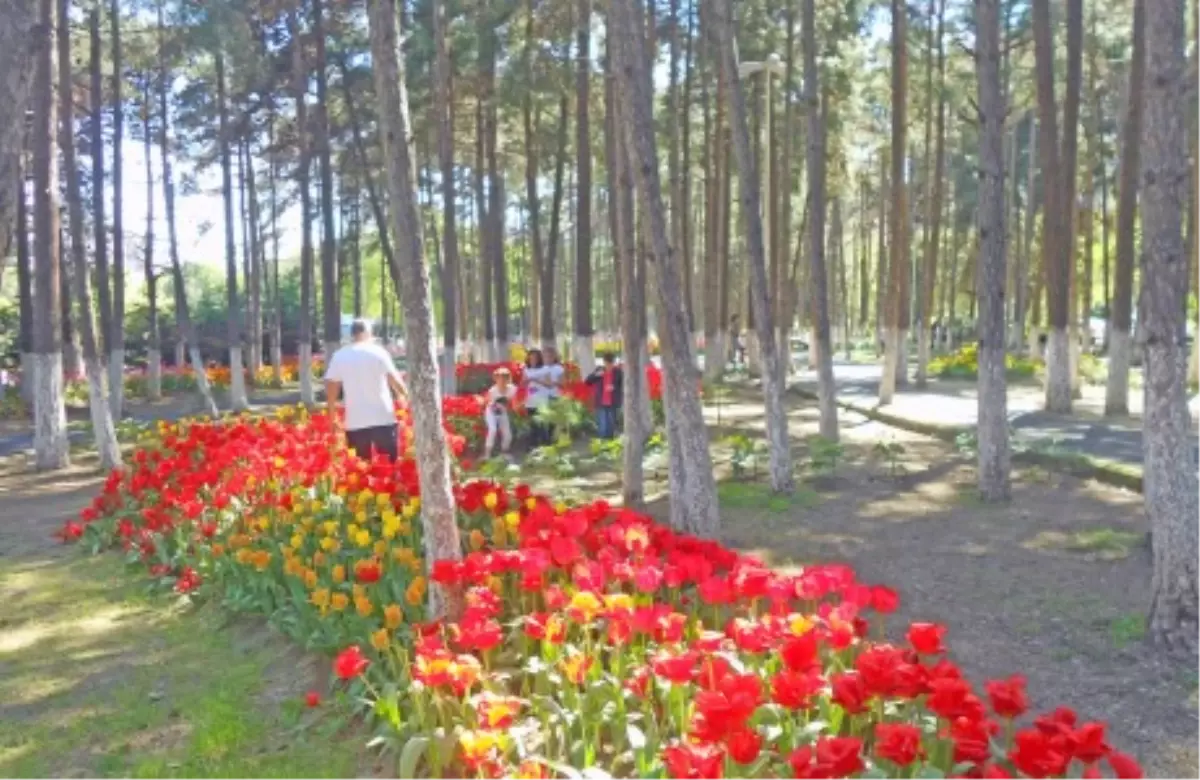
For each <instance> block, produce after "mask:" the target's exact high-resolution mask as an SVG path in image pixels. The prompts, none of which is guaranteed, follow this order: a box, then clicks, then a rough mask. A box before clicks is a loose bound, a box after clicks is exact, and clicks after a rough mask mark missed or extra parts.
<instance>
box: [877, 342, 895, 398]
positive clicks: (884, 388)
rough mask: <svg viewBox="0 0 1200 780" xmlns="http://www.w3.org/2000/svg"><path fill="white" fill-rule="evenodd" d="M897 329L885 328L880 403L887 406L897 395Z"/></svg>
mask: <svg viewBox="0 0 1200 780" xmlns="http://www.w3.org/2000/svg"><path fill="white" fill-rule="evenodd" d="M896 338H897V333H896V329H895V328H893V327H890V326H885V327H884V329H883V373H882V375H880V378H879V405H880V406H887V405H888V404H890V403H891V402H892V399H893V398H895V397H896V358H897V354H896Z"/></svg>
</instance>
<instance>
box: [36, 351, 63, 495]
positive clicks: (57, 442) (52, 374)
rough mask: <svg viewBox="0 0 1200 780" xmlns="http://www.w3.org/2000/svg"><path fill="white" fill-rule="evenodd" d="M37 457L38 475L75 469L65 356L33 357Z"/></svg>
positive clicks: (53, 353) (59, 354)
mask: <svg viewBox="0 0 1200 780" xmlns="http://www.w3.org/2000/svg"><path fill="white" fill-rule="evenodd" d="M33 365H34V370H33V380H34V382H35V383H36V384H35V387H34V391H33V422H34V428H33V453H34V455H33V457H34V465H35V466H36V467H37V469H38V471H48V470H51V469H64V468H66V467H67V466H70V465H71V458H70V440H69V439H68V438H67V407H66V399H65V398H64V394H63V372H62V353H61V352H52V353H50V354H41V353H36V352H35V353H34V354H33Z"/></svg>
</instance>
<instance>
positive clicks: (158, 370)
mask: <svg viewBox="0 0 1200 780" xmlns="http://www.w3.org/2000/svg"><path fill="white" fill-rule="evenodd" d="M146 395H147V396H148V397H149V398H150V400H151V401H157V400H159V399H160V398H162V352H159V351H158V350H157V349H149V350H146Z"/></svg>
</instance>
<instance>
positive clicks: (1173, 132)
mask: <svg viewBox="0 0 1200 780" xmlns="http://www.w3.org/2000/svg"><path fill="white" fill-rule="evenodd" d="M1142 5H1144V6H1145V7H1144V11H1143V12H1144V13H1145V25H1146V26H1145V33H1144V36H1145V65H1144V66H1145V76H1146V78H1145V81H1144V87H1145V89H1146V94H1145V112H1146V113H1145V119H1146V125H1145V135H1144V137H1143V138H1142V143H1143V146H1144V150H1143V155H1142V168H1141V174H1142V182H1143V191H1142V253H1141V258H1142V290H1143V293H1142V297H1141V303H1142V306H1141V307H1140V309H1139V311H1140V313H1141V315H1142V318H1141V319H1142V321H1141V322H1140V323H1139V327H1140V332H1141V334H1142V342H1143V344H1144V345H1145V366H1146V411H1145V437H1144V439H1145V445H1144V446H1145V461H1146V470H1145V495H1146V514H1147V515H1148V516H1149V518H1150V523H1151V529H1152V531H1153V536H1152V540H1153V555H1154V578H1153V592H1154V595H1153V598H1152V601H1151V607H1150V617H1149V624H1150V635H1151V637H1152V638H1153V639H1155V640H1156V641H1158V642H1160V643H1162V644H1165V645H1166V646H1168V647H1171V648H1174V649H1186V650H1194V649H1195V647H1196V630H1197V582H1196V581H1197V577H1196V558H1197V539H1196V537H1197V528H1196V515H1197V512H1198V511H1200V509H1198V507H1197V498H1196V492H1197V484H1196V465H1195V462H1194V460H1193V458H1192V437H1191V431H1190V429H1191V425H1190V423H1191V420H1190V415H1189V414H1188V409H1187V389H1186V378H1185V375H1184V370H1185V363H1184V361H1185V347H1184V334H1185V332H1186V328H1187V323H1186V314H1185V309H1184V298H1185V296H1186V294H1187V293H1186V291H1187V289H1188V281H1189V279H1188V260H1187V255H1186V254H1184V245H1183V230H1182V228H1183V226H1182V224H1181V217H1182V215H1183V210H1184V208H1185V207H1186V205H1187V195H1186V193H1187V189H1188V187H1189V184H1190V171H1189V170H1188V167H1187V166H1186V165H1184V164H1182V161H1183V160H1186V159H1187V153H1188V151H1187V145H1188V141H1187V131H1188V128H1187V124H1188V121H1189V113H1190V108H1189V106H1190V100H1189V98H1188V95H1189V94H1190V93H1191V92H1192V91H1193V90H1194V75H1193V74H1190V73H1189V71H1188V67H1187V59H1186V57H1185V55H1184V31H1185V29H1186V26H1185V23H1184V3H1183V1H1182V0H1143V3H1142V4H1140V5H1139V7H1141V6H1142Z"/></svg>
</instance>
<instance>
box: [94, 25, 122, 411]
mask: <svg viewBox="0 0 1200 780" xmlns="http://www.w3.org/2000/svg"><path fill="white" fill-rule="evenodd" d="M88 30H89V33H90V35H89V59H88V75H89V81H90V88H91V104H92V105H93V106H95V107H96V108H95V111H94V113H93V116H92V117H91V122H90V126H91V155H92V252H93V254H94V255H95V258H96V259H95V263H96V287H97V288H98V289H97V291H96V299H97V302H98V303H99V305H100V335H101V339H102V342H103V343H102V345H101V348H102V349H103V351H104V353H105V354H107V355H108V356H109V359H110V360H111V358H112V352H113V350H114V349H115V346H114V345H115V344H116V335H115V330H116V324H115V322H114V321H113V299H112V283H111V281H110V280H109V267H108V230H107V227H106V220H105V215H104V212H105V203H104V192H105V183H104V179H105V173H104V122H103V121H102V119H101V114H100V106H103V105H104V73H103V70H102V68H101V59H102V57H103V53H102V52H101V39H100V3H99V2H97V3H96V4H94V5H93V6H92V10H91V12H90V13H89V14H88ZM109 370H110V372H111V370H112V366H109ZM110 392H111V388H110ZM113 411H114V412H115V411H117V410H116V409H113Z"/></svg>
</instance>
